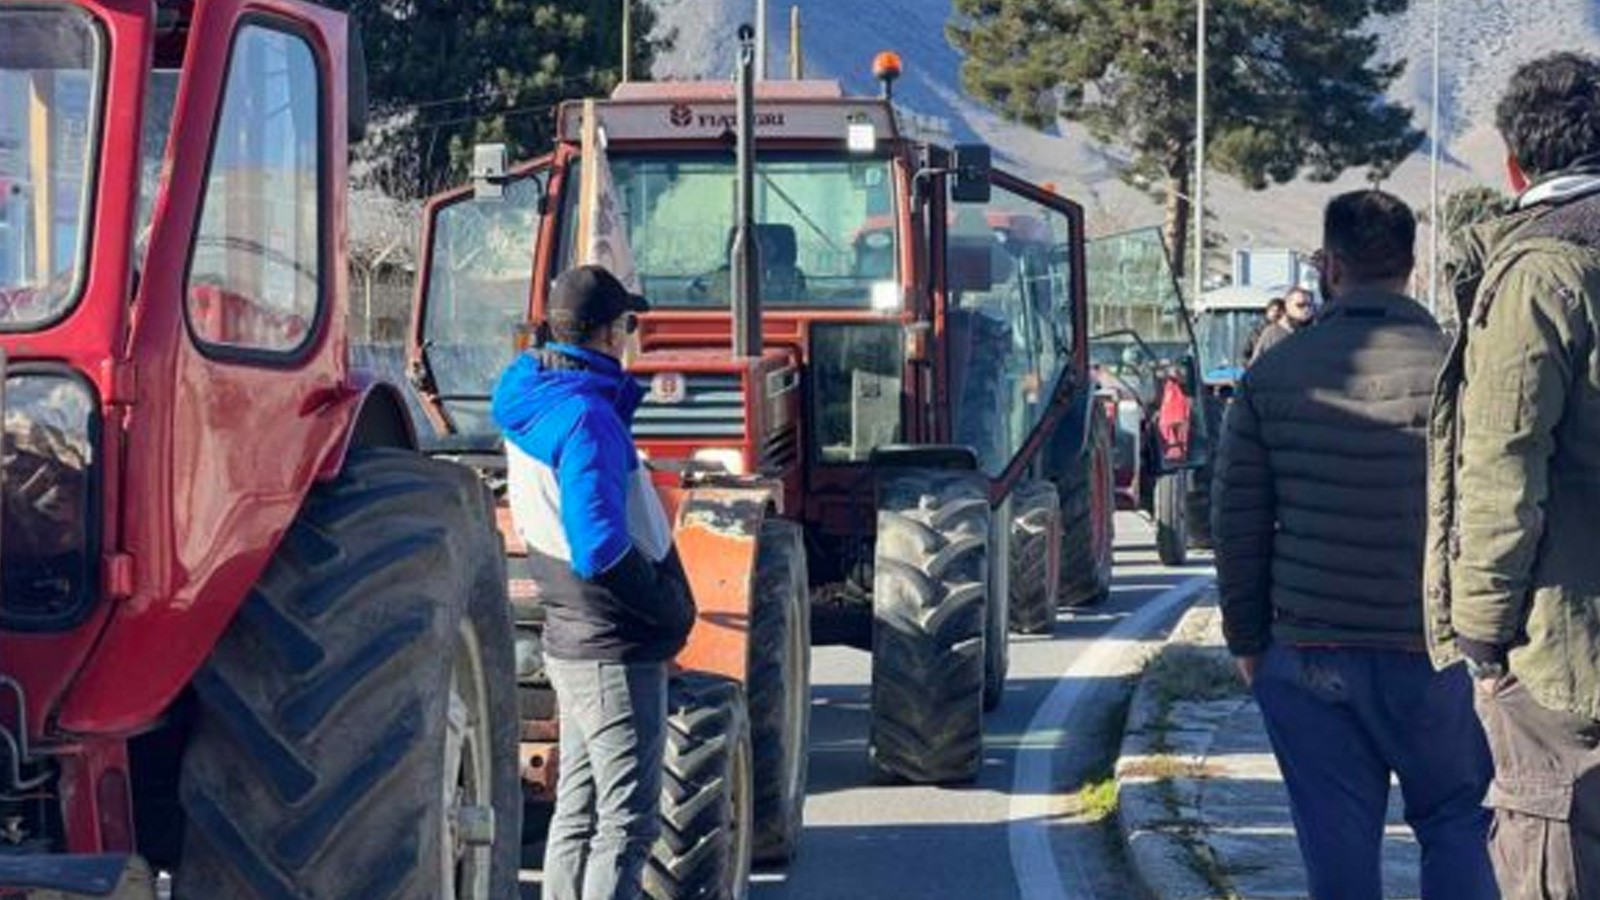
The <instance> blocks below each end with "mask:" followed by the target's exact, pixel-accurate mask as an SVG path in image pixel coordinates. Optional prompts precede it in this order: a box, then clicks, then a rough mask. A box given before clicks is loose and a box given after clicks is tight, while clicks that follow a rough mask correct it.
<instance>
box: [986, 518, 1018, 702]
mask: <svg viewBox="0 0 1600 900" xmlns="http://www.w3.org/2000/svg"><path fill="white" fill-rule="evenodd" d="M1012 509H1013V505H1012V502H1011V498H1010V497H1007V498H1006V500H1005V502H1004V503H1002V504H1000V506H999V508H998V509H991V510H990V511H989V528H990V531H989V595H988V596H987V597H985V598H984V603H983V711H984V712H992V711H994V710H997V709H999V708H1000V701H1002V700H1004V699H1005V696H1006V674H1007V673H1008V672H1009V671H1010V669H1011V629H1010V622H1011V510H1012Z"/></svg>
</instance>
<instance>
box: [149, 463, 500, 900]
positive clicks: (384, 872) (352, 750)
mask: <svg viewBox="0 0 1600 900" xmlns="http://www.w3.org/2000/svg"><path fill="white" fill-rule="evenodd" d="M493 521H494V520H493V516H492V509H491V506H490V501H489V498H488V496H487V491H486V490H485V489H484V487H483V486H482V485H481V484H480V483H479V482H478V480H477V478H476V477H475V476H473V475H472V474H471V473H470V472H468V471H467V470H466V469H463V468H459V467H457V466H454V465H451V464H449V463H443V462H437V461H433V460H429V459H426V458H424V457H421V456H418V455H416V454H414V453H409V452H403V451H397V450H376V449H357V450H354V451H352V452H351V455H350V457H349V459H348V460H347V461H346V463H345V467H344V470H343V471H342V472H341V473H340V474H339V476H338V477H337V478H336V479H334V480H333V481H331V482H328V483H326V484H319V485H317V486H316V487H314V488H312V490H311V493H310V496H309V497H308V498H307V499H306V502H305V504H304V506H303V508H302V510H301V512H300V515H299V517H298V518H297V519H296V520H295V521H294V523H293V524H292V525H291V526H290V528H289V530H288V533H287V534H285V535H284V537H283V539H282V542H281V544H280V545H279V547H278V549H277V552H276V554H275V555H274V556H273V558H272V560H271V561H270V563H269V564H268V566H267V568H266V571H265V573H264V574H263V575H262V577H261V579H260V581H259V582H258V583H257V585H256V587H255V589H254V590H253V591H252V592H251V593H250V595H249V597H248V598H247V599H246V600H245V602H244V605H243V606H242V607H241V609H240V610H239V613H238V615H237V616H236V617H235V618H234V620H233V622H232V624H231V625H229V627H228V629H227V631H226V632H225V633H224V634H223V636H222V638H221V640H220V641H219V642H218V643H217V645H216V647H215V648H214V649H213V650H212V653H211V657H210V658H209V659H208V660H207V661H206V663H205V665H204V666H203V667H202V668H201V670H200V672H199V673H198V674H197V675H196V676H195V680H194V694H195V698H196V701H197V702H196V708H197V719H196V721H195V725H194V731H193V732H192V734H191V737H190V739H189V741H188V745H187V747H186V748H185V751H184V755H183V762H182V775H181V779H180V787H179V797H180V801H181V803H182V807H183V811H184V814H185V817H186V825H185V832H184V840H183V850H182V858H181V860H180V861H179V864H178V868H177V872H176V874H175V882H174V888H173V894H174V896H175V897H178V898H180V900H215V898H220V897H227V898H229V900H247V898H262V900H265V898H273V900H277V898H283V897H372V898H377V897H384V898H414V900H424V898H427V900H435V898H438V897H441V896H444V897H460V898H469V897H470V898H475V900H477V898H483V900H489V898H496V900H498V898H503V897H509V896H514V895H515V893H516V890H517V863H518V852H519V846H518V845H519V838H520V835H521V819H522V787H521V783H520V781H519V779H518V775H517V703H516V697H515V694H514V689H515V683H516V682H515V674H514V666H513V661H512V646H511V619H510V605H509V604H508V603H507V601H506V584H505V565H504V557H503V555H502V549H501V543H500V537H499V535H498V534H497V533H496V532H495V529H494V524H493Z"/></svg>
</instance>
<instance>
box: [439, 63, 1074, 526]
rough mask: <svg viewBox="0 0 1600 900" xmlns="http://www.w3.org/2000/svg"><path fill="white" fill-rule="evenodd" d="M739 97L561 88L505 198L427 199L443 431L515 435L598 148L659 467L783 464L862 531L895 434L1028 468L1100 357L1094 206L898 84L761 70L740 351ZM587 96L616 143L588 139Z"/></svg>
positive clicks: (800, 495) (790, 492)
mask: <svg viewBox="0 0 1600 900" xmlns="http://www.w3.org/2000/svg"><path fill="white" fill-rule="evenodd" d="M734 101H735V96H734V88H733V86H732V85H730V84H722V83H693V84H684V83H663V84H652V83H632V84H624V85H622V86H620V87H619V88H618V89H617V90H616V92H615V93H614V94H613V95H612V97H611V98H609V99H608V100H605V101H600V102H593V103H589V104H585V103H569V104H566V105H564V106H563V107H562V108H561V110H560V112H559V120H558V142H557V144H556V147H555V149H554V152H553V153H552V154H551V155H549V156H547V157H545V158H543V159H540V160H536V161H534V162H531V163H528V164H525V165H522V166H517V167H512V168H510V169H508V170H507V171H506V172H505V173H504V174H503V175H500V176H497V177H495V178H493V179H492V181H493V182H494V183H493V185H492V189H491V193H492V194H493V196H492V197H486V196H485V195H484V192H483V191H482V190H480V189H478V188H473V187H466V188H462V189H459V190H456V191H453V192H451V193H448V194H445V195H443V196H441V197H440V198H437V199H436V200H435V201H433V203H432V204H430V208H429V213H428V227H427V236H426V237H425V242H426V243H427V254H426V258H425V259H424V262H423V270H422V286H421V289H420V292H419V303H418V304H417V321H416V323H415V324H416V329H415V330H416V334H417V337H418V340H417V341H416V342H415V347H414V349H413V356H412V366H413V371H414V372H415V373H416V381H417V384H418V385H419V386H420V387H421V394H422V396H423V397H424V399H425V401H426V404H425V405H426V408H427V409H428V411H429V415H430V418H432V419H433V422H434V424H435V426H436V428H438V429H439V430H440V431H441V433H442V434H444V435H447V436H448V437H446V438H444V439H443V440H445V441H447V442H456V443H458V444H460V445H475V446H478V447H480V448H483V449H492V448H493V446H494V443H495V440H496V438H495V436H494V429H493V426H492V424H491V423H490V422H489V421H488V419H487V408H488V407H487V401H488V395H489V391H490V389H491V387H492V385H493V380H494V377H495V375H496V374H497V373H498V371H499V370H500V369H502V368H503V367H504V366H505V365H506V363H507V362H509V360H510V358H511V356H512V354H514V353H515V352H516V348H517V342H516V335H517V333H518V328H519V326H520V325H522V324H523V323H525V322H526V321H528V320H529V319H532V320H538V319H540V318H541V317H542V315H543V303H544V296H545V292H546V290H547V287H548V285H549V283H550V281H551V280H552V279H553V278H554V277H555V275H556V274H558V273H559V272H561V271H563V270H564V269H566V268H568V267H570V266H572V265H575V264H577V263H579V262H581V261H583V258H581V257H580V253H583V252H584V251H583V247H584V246H586V244H585V232H586V231H589V230H592V226H591V225H590V224H589V223H588V220H587V217H588V215H589V213H588V211H587V207H588V206H590V205H594V204H601V202H602V201H601V200H600V199H598V198H597V197H596V196H594V195H591V194H589V193H587V192H586V190H585V189H584V187H583V185H584V184H585V175H584V167H585V166H586V165H590V166H594V165H600V166H604V167H605V170H606V171H605V173H604V177H603V178H600V179H597V180H598V181H599V182H600V183H603V184H604V185H606V186H607V198H608V199H606V200H605V201H604V209H605V211H604V212H601V213H597V214H598V215H614V216H615V218H616V220H617V222H616V226H617V227H616V231H615V234H616V235H617V239H618V240H620V241H621V242H622V243H625V245H626V248H627V253H628V257H627V259H628V262H629V265H630V266H631V270H632V272H633V273H634V276H635V278H636V280H637V281H636V283H637V286H638V288H639V289H640V290H641V292H642V293H643V294H644V295H645V296H647V297H649V298H650V301H651V303H652V312H651V313H649V314H648V315H646V316H644V317H643V320H642V323H641V332H640V345H641V351H642V352H641V353H640V355H639V356H638V358H637V359H636V360H635V361H634V362H633V363H632V369H633V371H634V372H636V373H637V375H638V377H639V378H640V379H641V381H642V382H643V383H644V385H645V386H646V387H647V388H648V389H649V395H648V398H647V400H646V402H645V404H644V406H643V407H642V409H641V410H640V412H639V415H638V417H637V421H636V425H635V432H636V436H637V437H638V439H639V441H640V444H641V447H642V448H643V450H644V451H645V452H646V453H647V454H648V456H649V457H650V459H651V461H652V464H653V465H656V466H657V467H658V468H663V467H664V468H669V469H677V470H680V471H681V470H683V469H697V470H707V469H710V470H721V471H723V472H725V473H727V474H730V475H734V476H762V477H769V478H776V479H779V480H781V481H782V482H783V484H784V486H785V490H784V498H785V506H786V508H792V509H795V510H796V511H797V514H799V513H798V510H799V509H800V508H801V507H802V506H803V507H804V508H805V512H804V513H803V515H804V516H805V517H806V518H807V519H808V520H811V521H817V522H819V523H821V522H826V523H827V525H826V526H825V528H826V529H827V530H830V531H833V532H836V533H840V534H843V533H846V532H850V531H853V530H858V528H857V526H855V525H853V524H851V522H850V520H851V519H853V518H857V517H859V516H860V515H863V514H870V511H869V510H868V509H862V508H861V502H862V498H863V497H864V494H863V492H862V491H861V490H860V484H861V478H862V475H863V471H864V469H865V468H866V467H867V464H868V463H869V461H870V459H871V457H872V455H873V453H874V451H875V450H876V449H878V448H881V447H886V446H893V445H905V444H933V443H956V444H965V445H967V446H970V447H972V448H973V449H974V450H976V451H977V456H978V460H979V463H980V464H981V467H982V468H983V470H984V471H985V472H986V473H988V474H989V475H990V476H991V477H992V478H994V479H996V480H997V482H998V481H1004V480H1009V481H1010V482H1014V481H1015V479H1016V478H1017V477H1020V473H1021V471H1022V469H1023V468H1025V466H1024V465H1022V464H1020V463H1019V464H1018V465H1016V466H1013V463H1014V462H1017V461H1018V459H1019V457H1020V455H1021V451H1022V450H1023V447H1024V445H1025V444H1026V443H1027V442H1028V439H1029V438H1030V437H1031V436H1032V435H1033V433H1034V432H1035V430H1036V429H1037V426H1038V425H1039V424H1040V422H1041V421H1042V419H1043V416H1044V413H1045V411H1046V409H1047V407H1048V406H1049V402H1050V398H1051V397H1052V396H1053V391H1054V390H1055V389H1056V387H1057V385H1058V383H1059V382H1060V381H1061V380H1062V379H1063V377H1064V376H1069V370H1072V369H1074V363H1075V362H1076V361H1078V360H1080V359H1083V358H1084V357H1083V356H1082V354H1083V352H1084V350H1085V348H1084V346H1083V345H1082V335H1081V334H1080V333H1079V332H1080V331H1081V326H1080V324H1079V322H1078V318H1077V317H1078V316H1079V315H1080V314H1081V310H1079V309H1076V308H1075V306H1076V305H1078V296H1077V294H1076V293H1075V292H1076V291H1078V290H1081V288H1079V287H1078V285H1079V281H1078V279H1079V278H1081V271H1080V270H1081V266H1080V265H1079V262H1080V261H1079V259H1078V253H1079V252H1080V251H1079V250H1078V249H1075V248H1077V247H1079V246H1080V245H1081V212H1080V210H1079V209H1078V207H1077V206H1076V205H1074V204H1072V203H1071V202H1070V201H1067V200H1066V199H1065V198H1061V197H1058V196H1056V195H1054V194H1052V193H1050V192H1048V191H1045V190H1043V189H1041V188H1039V187H1036V186H1034V185H1031V184H1028V183H1026V182H1024V181H1022V180H1021V179H1018V178H1015V177H1013V176H1010V175H1007V174H1006V173H1004V172H1001V171H998V170H990V169H989V167H988V166H987V153H986V151H984V152H981V153H980V152H979V151H980V150H981V148H955V149H954V150H952V149H947V148H942V147H937V146H930V145H926V144H921V143H917V142H915V141H913V140H911V139H910V138H908V137H907V136H904V135H902V134H901V133H900V131H899V126H898V122H897V120H896V117H895V115H894V114H893V111H892V108H891V106H890V104H889V103H887V102H885V101H884V100H883V99H879V98H859V97H849V96H846V95H845V94H844V93H843V91H842V90H841V89H840V88H839V86H838V85H837V84H836V83H833V82H816V81H809V82H806V81H802V82H790V81H762V82H758V83H757V84H756V85H755V109H756V113H755V116H754V129H755V137H756V163H755V171H754V185H753V193H754V197H753V201H754V241H755V243H756V244H757V256H758V258H759V272H758V284H757V286H756V287H757V290H758V294H759V297H760V307H761V308H760V319H761V332H762V334H763V339H762V352H761V353H760V354H757V355H753V356H752V357H751V358H749V359H741V358H738V357H736V356H734V355H733V354H731V353H730V352H729V347H730V345H731V342H732V340H733V333H734V330H735V319H736V316H735V315H734V314H733V310H732V299H733V290H732V288H733V259H732V256H733V254H732V252H731V251H732V249H733V241H734V236H735V233H736V231H737V225H738V223H737V221H736V217H735V212H736V210H735V205H734V190H735V180H736V174H737V173H736V159H735V152H734V149H735V148H734V140H733V137H734V136H733V128H734V124H735V115H734V106H735V103H734ZM586 108H587V109H588V110H590V113H589V115H590V116H592V126H593V128H594V129H595V133H596V134H597V135H598V141H599V143H600V144H601V145H602V146H603V152H598V153H597V152H593V151H591V152H587V153H586V152H585V145H584V140H583V134H584V129H585V121H586V120H585V109H586ZM961 154H965V157H964V161H963V160H958V159H957V157H958V156H960V155H961ZM975 161H976V162H975ZM958 182H960V185H959V187H958ZM974 186H976V187H977V188H979V190H978V191H977V193H976V194H972V190H973V187H974ZM962 191H966V192H968V194H969V195H970V196H971V197H975V198H976V201H977V202H972V201H971V200H970V199H969V200H966V201H963V200H962V199H961V198H960V197H959V196H957V195H958V194H959V193H960V192H962ZM587 258H595V257H594V255H593V254H588V255H587ZM975 372H976V373H980V374H982V377H969V375H970V374H971V373H975ZM1008 476H1009V479H1008ZM1001 493H1003V489H997V493H996V496H999V495H1000V494H1001Z"/></svg>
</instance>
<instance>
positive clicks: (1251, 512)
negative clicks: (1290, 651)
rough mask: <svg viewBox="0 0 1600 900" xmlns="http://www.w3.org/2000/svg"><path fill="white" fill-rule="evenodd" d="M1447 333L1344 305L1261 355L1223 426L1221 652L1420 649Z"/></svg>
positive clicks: (1365, 303)
mask: <svg viewBox="0 0 1600 900" xmlns="http://www.w3.org/2000/svg"><path fill="white" fill-rule="evenodd" d="M1445 351H1446V344H1445V338H1444V335H1443V334H1442V333H1441V332H1440V331H1439V328H1438V326H1437V324H1436V323H1435V322H1434V320H1433V318H1432V317H1431V316H1430V315H1429V314H1428V312H1427V310H1425V309H1423V308H1422V306H1420V305H1419V304H1417V303H1416V302H1415V301H1413V300H1411V299H1409V298H1406V297H1401V296H1397V295H1391V294H1384V293H1376V292H1369V293H1359V294H1354V295H1352V296H1350V297H1348V298H1346V299H1343V300H1342V301H1341V302H1340V303H1338V304H1337V305H1335V306H1334V307H1332V308H1330V309H1329V311H1328V312H1327V314H1326V315H1325V316H1324V317H1323V319H1322V320H1321V321H1319V322H1318V324H1317V327H1315V328H1310V329H1306V330H1304V331H1302V332H1299V333H1297V334H1295V335H1293V336H1291V337H1289V338H1287V339H1285V340H1284V341H1283V342H1282V344H1281V345H1280V346H1279V348H1278V351H1277V352H1275V353H1272V354H1269V355H1265V356H1262V357H1261V358H1260V359H1259V361H1257V363H1256V364H1255V366H1253V367H1252V368H1251V369H1250V370H1249V372H1248V373H1246V375H1245V376H1244V379H1243V380H1242V381H1241V382H1240V385H1239V389H1238V392H1237V393H1236V394H1235V396H1234V400H1233V403H1232V405H1231V406H1230V407H1229V409H1228V414H1227V419H1226V423H1225V424H1224V426H1223V436H1222V445H1221V449H1220V451H1219V453H1218V457H1217V462H1216V480H1215V482H1214V484H1213V496H1212V517H1213V520H1212V527H1213V529H1214V537H1215V541H1216V554H1217V581H1218V588H1219V590H1220V593H1221V599H1222V612H1223V625H1224V630H1225V632H1226V634H1227V638H1228V647H1229V649H1231V650H1232V651H1233V653H1234V654H1235V655H1240V656H1248V655H1255V654H1258V653H1260V652H1261V651H1262V650H1264V649H1265V648H1266V646H1267V644H1268V643H1269V642H1270V641H1272V640H1278V641H1282V642H1285V643H1298V644H1345V645H1360V646H1371V647H1395V648H1407V649H1418V650H1420V649H1422V648H1423V646H1424V642H1423V626H1422V554H1423V541H1424V536H1425V532H1426V526H1427V521H1426V507H1427V496H1426V491H1427V487H1426V476H1427V465H1428V461H1427V447H1426V435H1427V423H1428V413H1429V407H1430V403H1431V397H1432V394H1433V387H1434V382H1435V379H1436V378H1437V376H1438V372H1439V369H1440V366H1441V365H1442V363H1443V361H1444V357H1445Z"/></svg>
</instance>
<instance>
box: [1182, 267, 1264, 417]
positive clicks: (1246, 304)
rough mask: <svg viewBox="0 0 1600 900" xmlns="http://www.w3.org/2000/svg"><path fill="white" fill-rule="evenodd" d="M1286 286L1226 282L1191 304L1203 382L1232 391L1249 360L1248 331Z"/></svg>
mask: <svg viewBox="0 0 1600 900" xmlns="http://www.w3.org/2000/svg"><path fill="white" fill-rule="evenodd" d="M1285 290H1287V288H1264V287H1238V286H1230V287H1223V288H1217V289H1215V290H1210V291H1207V292H1206V293H1205V294H1204V295H1203V296H1202V297H1201V298H1200V302H1199V303H1198V304H1196V307H1195V332H1196V336H1197V337H1198V338H1199V342H1200V359H1201V363H1202V372H1203V374H1204V376H1205V381H1206V385H1207V386H1208V387H1209V388H1210V389H1211V390H1213V391H1215V392H1218V393H1220V394H1224V395H1228V394H1232V392H1233V387H1234V385H1236V384H1238V382H1239V378H1240V376H1242V375H1244V370H1245V366H1246V365H1247V364H1248V363H1249V360H1247V359H1245V358H1244V354H1245V350H1246V348H1247V346H1248V344H1249V341H1250V335H1251V333H1252V332H1253V331H1254V330H1255V329H1256V328H1258V327H1260V325H1261V323H1262V322H1263V321H1264V319H1263V316H1264V315H1265V310H1266V308H1267V303H1268V302H1270V301H1271V300H1272V299H1273V298H1274V297H1281V296H1283V293H1284V291H1285Z"/></svg>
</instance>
